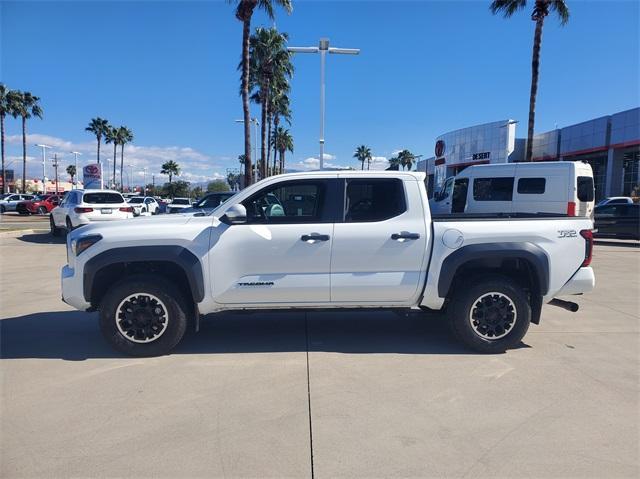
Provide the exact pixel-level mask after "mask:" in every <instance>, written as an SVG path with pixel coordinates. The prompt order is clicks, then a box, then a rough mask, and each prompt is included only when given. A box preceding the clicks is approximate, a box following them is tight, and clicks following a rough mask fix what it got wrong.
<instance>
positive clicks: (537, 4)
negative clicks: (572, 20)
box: [489, 0, 569, 161]
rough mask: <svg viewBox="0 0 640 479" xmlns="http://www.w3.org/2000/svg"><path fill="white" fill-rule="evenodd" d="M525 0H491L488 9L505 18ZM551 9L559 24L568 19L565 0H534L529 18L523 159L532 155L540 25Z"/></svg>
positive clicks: (524, 3)
mask: <svg viewBox="0 0 640 479" xmlns="http://www.w3.org/2000/svg"><path fill="white" fill-rule="evenodd" d="M526 4H527V1H526V0H493V2H491V5H490V6H489V9H490V10H491V13H493V14H494V15H495V14H497V13H502V14H503V15H504V17H505V18H509V17H511V16H512V15H513V14H514V13H516V12H517V11H518V10H522V9H523V8H525V6H526ZM550 10H553V11H554V12H556V13H557V14H558V17H559V18H560V24H561V25H565V24H566V23H567V22H568V21H569V8H568V7H567V3H566V1H565V0H534V2H533V12H532V13H531V20H533V21H534V22H536V28H535V32H534V34H533V55H532V59H531V92H530V94H529V124H528V127H527V152H526V155H525V161H531V160H532V156H533V128H534V124H535V116H536V96H537V95H538V77H539V74H540V47H541V45H542V27H543V26H544V19H545V18H546V17H547V15H549V11H550Z"/></svg>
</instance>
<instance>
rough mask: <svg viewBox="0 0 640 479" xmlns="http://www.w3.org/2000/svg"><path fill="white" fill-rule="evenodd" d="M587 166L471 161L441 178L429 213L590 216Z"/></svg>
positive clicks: (592, 197)
mask: <svg viewBox="0 0 640 479" xmlns="http://www.w3.org/2000/svg"><path fill="white" fill-rule="evenodd" d="M594 200H595V191H594V184H593V171H592V170H591V165H589V164H588V163H584V162H576V161H547V162H536V163H499V164H491V165H475V166H470V167H469V168H466V169H465V170H463V171H462V172H460V173H459V174H458V175H457V176H455V177H450V178H447V180H446V181H445V183H444V185H443V186H442V188H441V189H440V190H439V191H437V192H436V193H435V194H434V196H433V198H432V199H431V200H430V202H429V204H430V207H431V211H432V213H433V214H434V215H443V214H451V213H548V214H563V215H567V216H591V214H592V212H593V208H594Z"/></svg>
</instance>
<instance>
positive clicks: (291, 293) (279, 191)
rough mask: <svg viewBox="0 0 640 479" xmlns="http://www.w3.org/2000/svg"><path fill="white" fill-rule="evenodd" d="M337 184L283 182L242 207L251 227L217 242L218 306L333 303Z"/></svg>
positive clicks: (230, 231) (214, 249)
mask: <svg viewBox="0 0 640 479" xmlns="http://www.w3.org/2000/svg"><path fill="white" fill-rule="evenodd" d="M337 181H338V180H337V178H336V179H331V178H319V179H307V180H287V181H281V182H279V183H275V184H272V185H269V186H266V187H264V188H263V189H262V190H260V191H258V192H256V193H255V194H254V195H252V196H251V197H249V198H248V199H246V200H245V201H243V202H242V204H243V206H244V207H245V208H246V210H247V223H246V224H236V225H232V226H228V227H227V229H226V230H224V231H223V232H222V233H221V234H220V235H219V236H217V237H215V238H213V239H212V243H213V244H212V246H211V247H212V256H211V261H210V268H211V275H212V277H213V285H212V289H213V297H214V299H215V301H216V302H218V303H229V304H234V303H241V304H247V305H251V304H273V303H298V304H304V303H324V302H328V301H329V293H330V291H329V272H330V270H329V268H330V258H331V245H332V241H333V221H334V218H335V211H336V209H335V208H334V207H333V206H332V205H333V204H335V198H336V193H335V191H334V190H333V189H334V188H336V187H337V184H336V183H337Z"/></svg>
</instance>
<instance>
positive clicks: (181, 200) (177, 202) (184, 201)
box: [171, 198, 191, 205]
mask: <svg viewBox="0 0 640 479" xmlns="http://www.w3.org/2000/svg"><path fill="white" fill-rule="evenodd" d="M171 204H172V205H189V204H191V203H189V200H188V199H186V198H176V199H175V200H173V201H172V202H171Z"/></svg>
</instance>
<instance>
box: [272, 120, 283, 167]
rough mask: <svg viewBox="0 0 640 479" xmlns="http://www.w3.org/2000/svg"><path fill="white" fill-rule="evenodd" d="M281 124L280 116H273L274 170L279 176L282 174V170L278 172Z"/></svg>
mask: <svg viewBox="0 0 640 479" xmlns="http://www.w3.org/2000/svg"><path fill="white" fill-rule="evenodd" d="M279 123H280V116H279V115H278V114H275V115H274V116H273V170H274V172H276V171H277V174H281V173H282V170H277V168H276V163H277V162H278V125H279Z"/></svg>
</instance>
